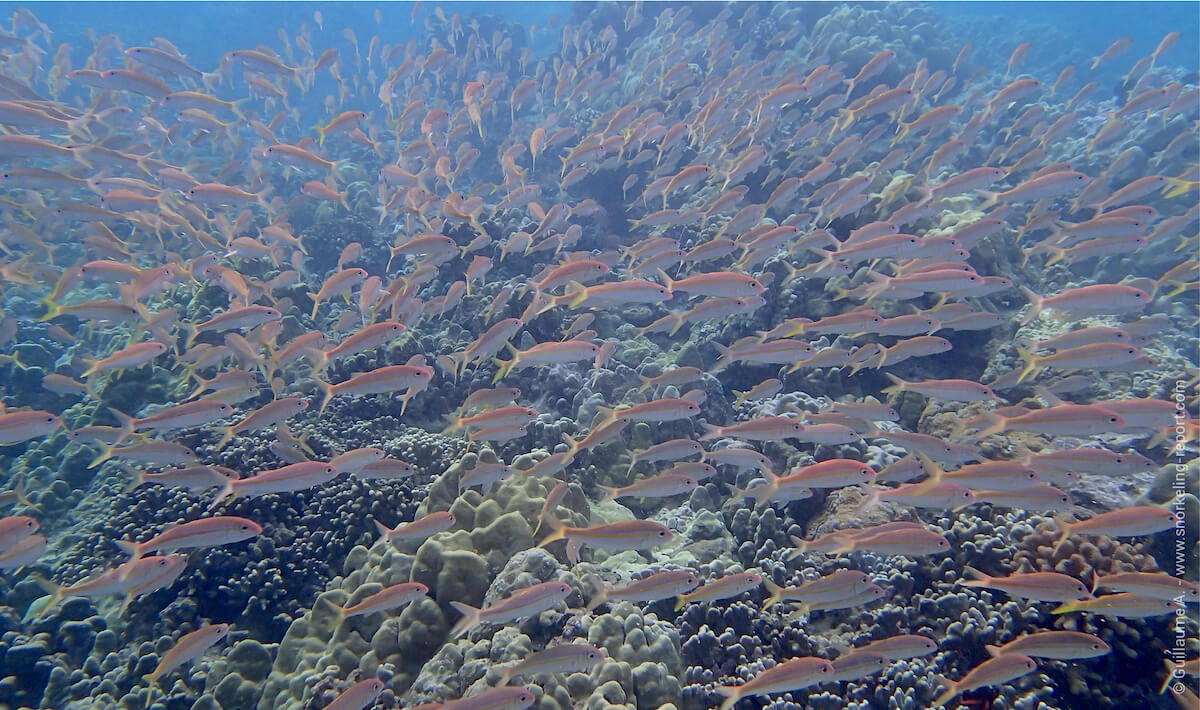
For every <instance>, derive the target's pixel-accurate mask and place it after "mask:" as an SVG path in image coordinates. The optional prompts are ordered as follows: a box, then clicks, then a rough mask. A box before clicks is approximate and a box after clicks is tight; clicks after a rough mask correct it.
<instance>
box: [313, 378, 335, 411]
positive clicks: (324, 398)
mask: <svg viewBox="0 0 1200 710" xmlns="http://www.w3.org/2000/svg"><path fill="white" fill-rule="evenodd" d="M314 381H315V382H316V383H317V388H318V389H320V390H321V406H320V408H319V409H318V410H317V414H321V413H323V412H324V411H325V408H326V407H328V406H329V400H331V399H333V385H331V384H329V383H328V382H326V381H325V380H322V379H321V378H319V377H317V378H314Z"/></svg>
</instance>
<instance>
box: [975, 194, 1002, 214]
mask: <svg viewBox="0 0 1200 710" xmlns="http://www.w3.org/2000/svg"><path fill="white" fill-rule="evenodd" d="M978 192H979V193H980V194H982V195H983V197H984V199H983V204H982V205H980V206H979V211H980V212H987V211H988V210H989V209H991V208H993V207H995V206H996V205H998V204H1000V193H999V192H988V191H987V190H978Z"/></svg>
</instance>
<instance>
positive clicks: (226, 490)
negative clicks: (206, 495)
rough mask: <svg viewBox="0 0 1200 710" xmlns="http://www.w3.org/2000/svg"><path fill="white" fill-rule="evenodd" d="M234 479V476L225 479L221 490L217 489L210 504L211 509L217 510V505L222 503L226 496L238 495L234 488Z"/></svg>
mask: <svg viewBox="0 0 1200 710" xmlns="http://www.w3.org/2000/svg"><path fill="white" fill-rule="evenodd" d="M234 480H235V479H232V478H230V479H226V480H225V484H224V485H223V486H221V490H219V491H217V494H216V495H215V496H213V499H212V502H211V503H209V504H208V509H209V510H215V509H216V508H217V506H219V505H221V502H222V501H224V500H225V499H226V498H232V497H234V496H235V495H237V493H236V492H235V491H234V490H233V481H234Z"/></svg>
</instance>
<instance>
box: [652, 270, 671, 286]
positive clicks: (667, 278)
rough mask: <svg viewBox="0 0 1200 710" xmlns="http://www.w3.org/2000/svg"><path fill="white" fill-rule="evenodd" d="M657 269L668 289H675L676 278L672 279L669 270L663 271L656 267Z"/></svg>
mask: <svg viewBox="0 0 1200 710" xmlns="http://www.w3.org/2000/svg"><path fill="white" fill-rule="evenodd" d="M655 271H657V272H658V276H659V278H661V279H662V280H663V285H664V286H666V287H667V290H668V291H674V290H675V280H674V279H672V278H671V277H670V276H669V275H667V272H665V271H663V270H662V269H655Z"/></svg>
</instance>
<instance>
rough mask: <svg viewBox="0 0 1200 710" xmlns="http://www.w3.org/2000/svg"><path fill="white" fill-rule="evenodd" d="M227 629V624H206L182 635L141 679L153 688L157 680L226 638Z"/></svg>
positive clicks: (227, 634) (228, 627)
mask: <svg viewBox="0 0 1200 710" xmlns="http://www.w3.org/2000/svg"><path fill="white" fill-rule="evenodd" d="M229 629H230V626H229V624H206V625H205V626H201V627H200V628H198V629H196V630H195V631H193V632H191V633H189V634H184V635H183V636H181V637H180V638H179V640H178V641H176V642H175V645H174V646H172V647H171V650H170V651H167V653H166V654H165V655H164V656H163V657H162V660H160V661H159V662H158V665H157V666H155V667H154V670H152V671H150V672H149V673H147V674H146V675H144V676H142V679H143V680H145V681H146V682H147V683H148V684H150V685H151V686H152V687H153V686H154V685H155V684H157V683H158V679H159V678H162V677H163V676H164V675H166V674H168V673H170V672H171V671H173V670H175V669H176V668H178V667H179V666H182V665H184V664H185V663H191V662H192V661H194V660H196V659H197V658H200V657H201V656H203V655H204V652H205V651H207V650H208V649H210V648H212V647H213V646H214V645H216V644H218V643H220V642H221V641H222V640H223V639H225V638H226V637H228V636H229Z"/></svg>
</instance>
